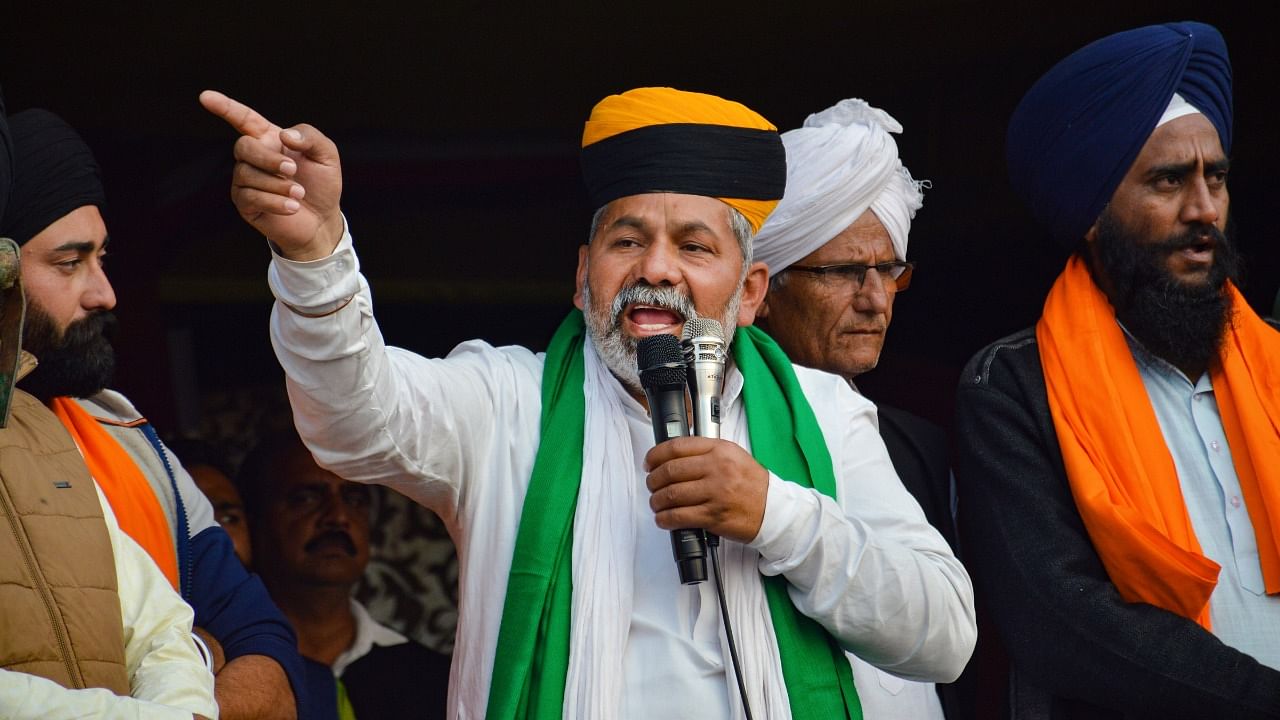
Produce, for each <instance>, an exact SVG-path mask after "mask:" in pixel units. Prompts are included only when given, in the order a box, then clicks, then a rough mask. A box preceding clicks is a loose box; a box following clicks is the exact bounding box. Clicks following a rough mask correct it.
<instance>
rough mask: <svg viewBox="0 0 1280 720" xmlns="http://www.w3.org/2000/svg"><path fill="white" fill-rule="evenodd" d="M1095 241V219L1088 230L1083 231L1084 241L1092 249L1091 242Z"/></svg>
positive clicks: (1096, 236)
mask: <svg viewBox="0 0 1280 720" xmlns="http://www.w3.org/2000/svg"><path fill="white" fill-rule="evenodd" d="M1097 241H1098V221H1097V220H1095V221H1094V222H1093V224H1092V225H1090V226H1089V229H1088V231H1086V232H1085V234H1084V242H1085V245H1087V246H1089V248H1090V249H1092V248H1093V244H1094V243H1095V242H1097Z"/></svg>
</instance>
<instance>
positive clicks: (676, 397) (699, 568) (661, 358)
mask: <svg viewBox="0 0 1280 720" xmlns="http://www.w3.org/2000/svg"><path fill="white" fill-rule="evenodd" d="M636 360H637V364H638V365H639V366H640V385H641V386H642V387H643V388H644V394H645V397H646V398H648V400H649V417H650V419H651V421H652V422H653V441H654V443H656V444H658V445H661V444H662V443H664V442H666V441H667V440H670V439H672V438H681V437H684V436H686V435H688V434H689V421H688V416H687V415H686V413H685V402H684V386H685V375H686V371H685V364H684V357H683V355H682V354H681V352H680V342H679V341H678V340H676V336H675V335H653V336H651V337H647V338H644V339H643V340H641V341H640V344H639V345H638V346H637V348H636ZM671 552H672V554H673V555H674V556H675V560H676V569H677V570H678V571H679V573H680V582H681V583H682V584H684V585H691V584H694V583H700V582H702V581H703V580H706V579H707V543H706V539H705V538H704V537H703V533H702V531H701V530H699V529H696V528H677V529H675V530H672V531H671Z"/></svg>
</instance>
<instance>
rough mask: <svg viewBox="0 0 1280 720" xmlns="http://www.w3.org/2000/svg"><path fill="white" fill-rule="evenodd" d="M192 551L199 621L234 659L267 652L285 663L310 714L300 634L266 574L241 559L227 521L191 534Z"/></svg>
mask: <svg viewBox="0 0 1280 720" xmlns="http://www.w3.org/2000/svg"><path fill="white" fill-rule="evenodd" d="M191 556H192V563H191V569H192V572H191V585H190V593H189V601H190V602H191V607H192V608H193V609H194V610H195V624H196V625H197V626H199V627H201V628H204V629H205V630H206V631H207V632H208V633H209V634H210V635H212V636H213V637H214V638H216V639H217V640H218V642H219V644H221V645H222V651H223V653H224V654H225V655H226V658H227V660H228V661H230V660H232V659H233V658H237V657H240V656H241V655H266V656H267V657H269V658H271V659H273V660H275V661H276V662H277V663H279V664H280V667H281V668H283V669H284V673H285V675H286V676H288V678H289V685H290V687H291V688H292V689H293V696H294V698H295V700H296V702H297V706H298V717H299V718H307V717H310V713H309V712H307V708H306V707H305V706H306V705H307V702H306V698H307V696H308V695H309V693H308V692H307V682H306V675H305V673H304V671H303V665H302V656H301V655H300V654H299V653H298V641H297V637H296V636H295V635H294V632H293V628H292V627H291V626H290V625H289V621H288V620H286V619H285V617H284V614H283V613H281V612H280V609H279V608H277V607H276V606H275V603H273V602H272V601H271V597H270V596H269V595H267V588H266V586H264V585H263V584H262V580H261V579H259V578H258V576H257V575H253V574H250V573H249V571H248V570H245V568H244V565H242V564H240V559H239V558H237V557H236V554H235V548H234V547H233V546H232V544H231V538H230V537H229V536H228V535H227V533H226V532H225V531H223V529H222V528H221V527H218V526H216V525H215V526H213V527H207V528H205V529H204V530H201V531H200V532H199V533H197V534H196V535H195V536H194V537H192V538H191Z"/></svg>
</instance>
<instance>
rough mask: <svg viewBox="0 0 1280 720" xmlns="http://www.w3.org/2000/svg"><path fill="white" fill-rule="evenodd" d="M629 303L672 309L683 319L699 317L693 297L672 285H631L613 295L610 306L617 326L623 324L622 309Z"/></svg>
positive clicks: (614, 324) (614, 323)
mask: <svg viewBox="0 0 1280 720" xmlns="http://www.w3.org/2000/svg"><path fill="white" fill-rule="evenodd" d="M628 305H649V306H652V307H658V308H662V309H663V310H670V311H671V312H673V313H676V314H677V315H679V316H680V318H681V319H682V320H692V319H693V318H696V317H698V311H697V310H696V309H695V308H694V307H693V299H692V298H690V297H689V296H688V295H686V294H685V293H683V292H680V291H679V290H677V289H675V288H674V287H670V286H654V285H638V284H637V285H631V286H628V287H625V288H623V289H622V290H621V291H619V292H618V294H617V295H615V296H614V297H613V306H612V307H610V308H609V311H610V315H611V316H612V318H613V326H614V327H615V328H618V327H621V326H622V311H623V310H624V309H626V307H627V306H628Z"/></svg>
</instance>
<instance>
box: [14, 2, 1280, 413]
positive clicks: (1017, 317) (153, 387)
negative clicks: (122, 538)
mask: <svg viewBox="0 0 1280 720" xmlns="http://www.w3.org/2000/svg"><path fill="white" fill-rule="evenodd" d="M1162 5H1163V8H1162V9H1160V10H1158V11H1153V10H1150V9H1143V8H1135V7H1131V6H1129V5H1127V4H1124V3H1108V4H1096V5H1088V4H1081V3H1063V4H1059V5H1057V6H1041V5H1039V4H1034V3H1007V2H1001V3H990V2H988V3H983V2H962V1H955V2H941V1H933V2H923V1H921V2H898V3H880V4H871V3H850V2H830V1H824V2H812V3H791V4H786V5H781V4H780V5H765V4H750V3H713V2H705V3H698V4H693V3H688V4H686V3H674V2H648V3H644V4H620V3H609V4H605V3H595V4H587V3H579V4H570V3H554V2H551V3H545V4H534V3H527V4H519V5H509V6H508V5H498V4H480V3H461V2H451V3H427V2H418V3H408V2H404V3H385V2H384V3H378V2H373V3H365V4H363V6H362V7H360V8H356V7H355V3H346V4H341V5H339V4H332V5H329V4H322V3H321V4H317V3H307V2H293V3H287V4H286V3H280V2H255V3H249V2H221V3H217V4H183V3H165V4H160V3H156V4H153V5H134V6H132V8H131V9H122V8H121V7H117V6H115V5H111V4H107V3H102V4H100V5H99V6H89V5H88V4H87V3H86V4H71V3H60V2H43V3H25V4H23V5H22V6H21V7H14V6H10V8H9V10H7V11H6V12H4V13H0V86H2V87H3V89H4V92H5V95H6V97H7V100H8V104H9V109H10V112H16V111H18V110H21V109H24V108H27V107H34V106H42V107H46V108H49V109H51V110H53V111H55V112H57V113H59V114H61V115H62V116H64V117H65V118H66V119H67V120H68V121H69V122H71V123H72V124H73V125H74V126H76V127H77V128H79V129H80V130H81V131H82V132H83V134H84V135H85V137H86V138H87V139H88V140H89V142H90V144H91V145H92V146H93V147H94V149H95V151H96V152H97V154H98V157H99V160H100V161H101V163H102V165H103V168H104V172H105V175H106V181H107V192H108V198H109V202H110V207H109V209H108V215H107V221H108V226H109V228H110V230H111V235H112V243H111V255H112V258H111V275H112V279H113V282H114V284H115V287H116V291H117V294H118V296H119V307H118V309H117V314H118V315H119V317H120V318H121V321H122V333H121V336H120V339H119V342H118V343H117V348H118V351H119V355H120V358H121V366H120V370H119V373H118V378H117V383H116V384H117V386H118V387H119V388H120V389H122V390H123V391H124V392H126V394H128V395H129V396H130V397H131V398H132V399H133V400H134V401H135V403H136V404H137V405H138V406H139V407H140V408H141V409H142V411H143V412H144V413H146V414H147V415H149V416H150V417H151V418H152V419H153V420H154V421H155V422H156V423H157V424H158V425H159V426H160V427H161V428H162V429H164V428H167V429H169V431H170V432H174V431H179V430H187V431H191V430H195V429H196V428H197V427H198V426H199V425H200V424H201V423H202V422H205V421H206V420H207V415H208V412H209V411H208V404H209V402H210V400H209V398H211V397H215V396H219V395H220V394H222V395H225V394H226V393H228V392H234V391H236V389H237V388H244V387H250V386H262V387H267V386H278V385H279V384H280V383H281V377H282V376H281V372H280V370H279V367H278V366H277V365H276V363H275V361H274V359H273V357H272V355H271V350H270V344H269V342H268V339H267V331H266V320H267V316H268V312H269V309H270V296H269V293H268V291H267V287H266V281H265V270H266V266H267V260H268V251H267V248H266V246H265V243H264V242H263V241H262V239H261V238H260V237H259V236H257V235H256V234H255V233H254V231H253V230H252V229H250V228H249V227H248V226H247V225H245V224H244V223H242V222H241V221H240V220H239V218H238V217H237V216H236V214H235V212H234V210H233V209H232V207H231V205H230V201H229V200H228V197H227V188H228V183H229V177H230V170H231V146H232V143H233V140H234V136H233V133H232V131H231V130H230V128H228V127H225V126H224V125H223V124H222V123H221V122H220V121H218V120H217V119H215V118H213V117H212V116H208V115H206V114H205V113H204V111H203V110H201V109H200V107H199V105H198V103H197V102H196V96H197V94H198V93H199V91H200V90H201V89H204V88H206V87H212V88H217V89H221V90H223V91H225V92H227V93H228V94H230V95H232V96H234V97H237V98H239V99H241V100H244V101H245V102H247V103H249V104H251V105H253V106H255V107H256V108H258V109H259V110H261V111H262V112H263V113H264V114H265V115H267V116H268V117H270V118H272V119H273V120H274V121H276V122H278V123H280V124H282V125H289V124H293V123H296V122H310V123H312V124H314V125H316V126H317V127H319V128H321V129H322V130H324V131H325V132H327V133H328V134H330V135H331V136H332V137H334V138H335V139H336V140H337V141H338V143H339V147H340V149H341V150H342V152H343V164H344V168H345V177H346V188H345V194H344V198H343V205H344V209H345V211H346V212H347V215H348V218H349V219H350V222H351V225H352V228H353V231H354V234H355V236H356V239H357V245H358V248H359V251H360V257H361V261H362V264H363V268H364V272H365V273H366V275H367V276H368V277H369V279H370V282H371V284H372V286H373V291H374V295H375V300H376V303H377V311H378V317H379V320H380V321H381V324H382V327H383V332H384V334H385V335H386V337H387V339H388V342H389V343H391V344H396V345H401V346H405V347H409V348H413V349H415V350H418V351H420V352H424V353H430V354H438V353H443V352H447V350H448V349H449V348H451V347H452V346H453V345H454V344H456V343H457V342H459V341H461V340H464V339H467V338H471V337H483V338H485V339H487V340H489V341H491V342H494V343H499V344H501V343H513V342H514V343H521V344H527V345H530V346H532V347H535V348H542V347H544V345H545V343H546V340H547V339H548V338H549V336H550V333H551V331H552V330H553V329H554V327H555V324H556V323H557V322H558V321H559V319H560V318H561V317H562V316H563V314H564V313H565V311H566V310H567V309H568V308H569V307H570V295H571V292H572V271H573V267H574V263H575V257H576V248H577V246H578V245H579V244H580V243H581V242H582V240H583V239H584V237H585V235H586V231H587V223H588V220H589V208H588V207H587V206H586V201H585V197H584V194H583V191H582V189H581V185H580V181H579V179H578V170H577V141H578V137H579V134H580V132H581V127H582V122H583V120H585V118H586V116H587V114H588V112H589V111H590V108H591V106H592V105H593V104H594V103H595V102H596V101H597V100H599V99H600V98H601V97H603V96H604V95H606V94H609V93H614V92H620V91H623V90H626V89H628V88H631V87H636V86H642V85H671V86H675V87H679V88H682V89H687V90H698V91H704V92H710V93H715V94H719V95H722V96H725V97H728V98H732V99H736V100H740V101H742V102H745V103H746V104H747V105H749V106H751V107H752V108H754V109H756V110H758V111H760V112H761V113H762V114H764V115H765V116H766V117H768V118H769V119H770V120H772V121H773V122H774V123H776V124H777V125H778V126H779V128H781V129H783V130H786V129H790V128H793V127H796V126H797V125H799V124H800V123H801V122H802V121H803V120H804V118H805V116H806V115H807V114H808V113H811V112H815V111H818V110H821V109H823V108H825V107H827V106H829V105H831V104H833V103H835V102H836V101H838V100H840V99H841V98H845V97H862V98H864V99H866V100H868V101H869V102H871V103H872V104H873V105H876V106H878V107H882V108H884V109H886V110H887V111H889V112H890V113H891V114H892V115H894V116H895V117H896V118H897V119H898V120H899V121H901V123H902V124H903V125H904V126H905V128H906V131H905V133H904V134H903V135H902V136H900V137H899V140H898V142H899V147H900V148H901V154H902V157H903V159H904V161H905V162H906V164H907V166H908V167H909V168H910V170H911V171H912V173H913V174H914V175H915V177H916V178H923V179H929V180H931V181H932V183H933V188H932V189H931V190H929V191H928V192H927V194H926V199H925V207H924V209H923V210H922V211H921V212H920V214H919V215H918V216H917V218H916V222H915V224H914V225H913V227H912V233H911V245H910V255H911V257H912V258H913V259H915V260H917V261H919V268H918V272H917V274H916V279H915V281H914V282H913V284H912V287H911V290H910V291H909V292H908V293H906V294H904V295H902V296H900V297H899V298H898V300H897V306H896V308H895V310H896V313H895V317H894V323H893V328H892V330H891V331H890V333H889V341H888V347H887V349H886V353H885V355H884V358H883V360H882V362H881V367H880V368H879V369H877V370H876V371H874V372H873V373H871V374H869V375H868V376H866V377H865V378H864V379H863V380H862V381H860V383H861V384H862V385H863V386H864V388H865V389H867V390H868V393H869V394H870V395H872V396H873V397H876V398H879V399H881V400H888V401H890V402H892V403H894V404H898V405H900V406H903V407H905V408H907V409H911V410H914V411H916V412H917V413H919V414H922V415H925V416H927V417H930V418H933V419H934V420H936V421H938V422H940V423H943V424H946V423H948V422H949V420H950V414H951V402H952V395H953V389H954V386H955V382H956V379H957V377H958V374H959V371H960V369H961V367H962V366H963V364H964V362H965V360H967V358H968V357H969V356H970V355H971V354H972V353H973V352H975V351H976V350H977V349H978V348H980V347H981V346H983V345H984V344H986V343H988V342H990V341H991V340H993V339H995V338H997V337H999V336H1001V335H1004V334H1007V333H1009V332H1012V331H1014V330H1017V329H1019V328H1021V327H1024V326H1027V325H1029V324H1031V323H1033V322H1034V321H1035V319H1036V318H1037V317H1038V315H1039V310H1040V305H1041V303H1042V301H1043V297H1044V294H1045V292H1046V290H1047V289H1048V287H1049V284H1050V283H1051V282H1052V280H1053V278H1054V276H1055V275H1056V274H1057V272H1058V271H1059V270H1060V269H1061V266H1062V263H1063V260H1064V259H1065V253H1064V252H1063V251H1061V250H1059V249H1058V248H1057V247H1056V246H1054V245H1052V244H1051V243H1049V242H1048V241H1047V240H1046V239H1045V237H1044V234H1043V233H1042V232H1041V231H1040V230H1038V229H1037V228H1036V227H1035V226H1034V225H1033V224H1032V223H1031V220H1030V218H1029V216H1028V215H1027V213H1026V212H1025V210H1024V209H1023V208H1022V206H1021V205H1020V204H1019V203H1018V202H1017V201H1016V199H1015V198H1014V197H1013V195H1012V194H1011V192H1010V190H1009V188H1008V183H1007V180H1006V174H1005V170H1004V160H1003V140H1004V131H1005V125H1006V122H1007V119H1008V116H1009V113H1010V111H1011V110H1012V108H1013V106H1014V104H1015V103H1016V102H1017V100H1018V99H1019V98H1020V97H1021V95H1022V93H1023V92H1024V91H1025V90H1026V88H1027V87H1028V86H1029V85H1030V84H1031V82H1032V81H1034V79H1035V78H1036V77H1038V76H1039V75H1040V74H1041V73H1043V72H1044V71H1045V70H1046V69H1047V68H1048V67H1049V66H1050V65H1052V64H1053V63H1054V62H1056V61H1057V60H1058V59H1060V58H1061V57H1063V56H1065V55H1066V54H1068V53H1069V52H1071V51H1072V50H1074V49H1075V48H1077V47H1079V46H1081V45H1083V44H1085V43H1087V42H1089V41H1091V40H1093V39H1096V38H1098V37H1101V36H1102V35H1105V34H1108V33H1110V32H1113V31H1117V30H1122V29H1127V28H1130V27H1135V26H1138V25H1143V24H1147V23H1151V22H1159V21H1170V20H1183V19H1198V20H1203V21H1207V22H1211V23H1213V24H1215V25H1217V26H1218V27H1219V28H1220V29H1221V30H1222V31H1223V34H1224V35H1225V36H1226V39H1227V42H1228V45H1229V47H1230V50H1231V56H1232V60H1233V64H1234V67H1235V89H1236V93H1235V108H1236V114H1235V118H1236V131H1235V157H1234V158H1233V169H1232V179H1231V189H1232V195H1233V199H1234V201H1235V202H1234V203H1233V209H1234V210H1235V213H1234V214H1235V217H1236V221H1237V229H1238V237H1239V241H1240V244H1241V246H1242V249H1243V251H1244V253H1245V254H1246V256H1247V257H1248V258H1249V260H1250V261H1251V263H1250V268H1249V270H1250V272H1249V276H1248V282H1247V284H1246V286H1245V291H1246V296H1247V297H1248V298H1249V300H1250V302H1251V304H1252V305H1253V306H1254V307H1255V308H1257V309H1259V310H1261V311H1264V312H1267V311H1269V310H1270V308H1271V305H1272V302H1273V299H1274V298H1275V296H1276V291H1277V287H1278V286H1280V248H1277V246H1276V243H1275V239H1274V237H1273V232H1272V230H1271V227H1270V223H1269V221H1268V218H1267V216H1266V215H1265V212H1266V208H1267V207H1268V206H1269V202H1270V196H1269V191H1270V189H1271V183H1272V182H1273V181H1274V180H1273V178H1272V177H1271V173H1272V172H1274V169H1275V168H1276V167H1277V166H1278V165H1280V163H1278V162H1277V161H1278V160H1280V147H1278V146H1277V140H1276V137H1275V134H1274V132H1273V130H1272V127H1273V125H1274V121H1275V118H1276V110H1277V107H1280V103H1277V101H1276V92H1277V88H1278V87H1280V83H1277V80H1278V79H1280V78H1278V77H1277V76H1278V74H1280V70H1278V67H1277V62H1276V60H1277V52H1276V43H1275V41H1274V39H1273V38H1272V37H1271V35H1272V32H1271V27H1270V25H1269V23H1267V22H1264V21H1262V20H1261V19H1260V18H1259V17H1257V13H1256V12H1249V10H1248V9H1247V8H1246V6H1244V5H1243V4H1240V5H1236V4H1232V3H1189V2H1178V1H1174V0H1171V1H1168V2H1164V3H1162ZM147 8H150V9H147Z"/></svg>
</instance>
